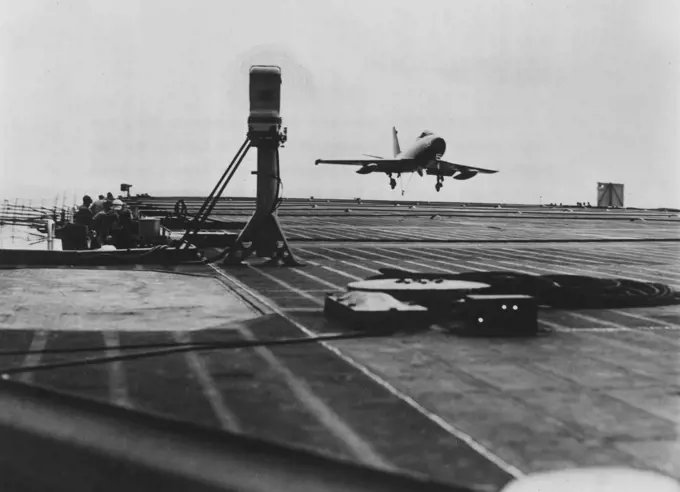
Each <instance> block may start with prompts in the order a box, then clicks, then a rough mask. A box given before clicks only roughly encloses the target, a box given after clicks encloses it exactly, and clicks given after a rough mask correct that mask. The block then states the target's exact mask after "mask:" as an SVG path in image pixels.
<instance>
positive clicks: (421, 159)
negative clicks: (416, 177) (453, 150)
mask: <svg viewBox="0 0 680 492" xmlns="http://www.w3.org/2000/svg"><path fill="white" fill-rule="evenodd" d="M444 152H446V141H445V140H444V139H443V138H441V137H438V136H437V135H427V136H424V137H421V138H419V139H418V140H416V142H415V143H414V144H413V145H411V146H410V147H408V148H406V149H404V151H403V152H400V153H399V154H398V155H396V156H395V160H409V161H410V162H408V163H406V162H404V163H400V162H380V160H376V161H375V165H373V166H370V167H371V168H372V169H371V172H384V173H408V172H414V171H417V170H418V169H424V168H425V167H426V166H427V165H428V164H429V163H432V162H434V161H436V160H437V159H438V158H439V159H441V157H442V156H443V155H444Z"/></svg>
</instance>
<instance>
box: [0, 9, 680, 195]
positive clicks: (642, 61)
mask: <svg viewBox="0 0 680 492" xmlns="http://www.w3.org/2000/svg"><path fill="white" fill-rule="evenodd" d="M679 5H680V2H677V1H676V0H654V1H651V2H643V1H638V0H636V1H632V0H631V1H627V0H579V1H561V0H560V1H558V0H534V1H528V0H512V1H506V0H484V1H480V0H469V1H468V0H464V1H461V0H446V1H445V0H440V1H435V0H418V1H413V0H409V1H401V0H398V1H397V0H390V1H387V0H361V1H359V0H356V1H353V0H348V1H344V2H343V1H329V0H324V1H320V0H306V1H286V0H276V1H250V2H227V1H218V0H215V1H207V0H202V1H197V0H143V1H142V0H139V1H130V0H96V1H95V0H92V1H86V0H80V1H74V0H59V1H54V0H49V1H48V0H43V1H36V0H21V1H16V2H13V1H12V2H10V1H9V0H5V1H4V2H2V3H0V160H1V164H0V165H1V168H0V198H15V197H19V198H29V197H31V198H34V199H36V198H41V197H42V198H50V199H52V200H53V199H54V197H56V196H57V195H60V196H63V195H64V194H65V195H67V196H68V197H69V199H68V202H71V201H72V199H73V198H72V197H73V196H74V195H77V196H78V197H80V196H82V194H83V193H89V194H91V195H96V194H99V193H105V192H107V191H113V192H114V193H117V192H118V189H119V184H120V183H121V182H128V183H132V184H133V185H134V187H133V189H132V191H133V192H135V193H144V192H146V193H149V194H151V195H176V194H187V195H206V194H208V193H209V192H210V190H211V189H212V187H213V186H214V184H215V182H216V180H217V179H218V178H219V176H220V175H221V174H222V171H223V169H224V168H225V167H226V165H227V164H228V163H229V161H230V160H231V158H232V156H233V155H234V153H235V152H236V150H237V149H238V147H239V146H240V144H241V142H242V141H243V139H244V137H245V131H246V119H247V116H248V98H247V94H248V76H247V74H248V68H249V67H250V65H251V64H259V63H264V64H266V63H272V64H279V65H281V67H282V69H283V87H282V97H283V102H282V114H283V118H284V124H286V125H287V126H288V127H289V142H288V144H287V145H286V148H285V149H282V151H281V160H282V178H283V183H284V196H298V197H299V196H301V197H308V196H310V195H314V196H316V197H348V198H352V197H356V196H361V197H364V198H378V199H390V198H399V197H400V196H401V194H400V191H399V188H397V189H396V190H394V191H392V190H390V188H389V184H388V181H389V180H388V178H387V177H386V176H384V175H366V176H361V175H357V174H355V173H354V169H353V168H346V167H340V166H338V167H333V166H314V160H315V159H317V158H353V157H360V154H361V153H364V152H365V153H372V154H379V155H384V156H390V154H391V148H392V144H391V127H392V126H393V125H394V126H396V127H397V128H398V130H399V136H400V138H401V143H402V148H403V147H404V146H406V145H407V144H409V143H411V142H413V140H414V139H415V137H416V136H417V135H418V134H419V133H420V132H421V131H422V130H424V129H429V130H431V131H434V132H436V133H438V134H440V135H441V136H443V137H444V138H445V139H446V141H447V145H448V148H447V152H446V154H445V156H444V158H445V159H447V160H450V161H453V162H458V163H461V164H468V165H472V166H481V167H488V168H493V169H499V170H500V173H498V174H495V175H492V176H478V177H476V178H473V179H471V180H469V181H461V182H459V181H455V180H452V179H450V178H448V179H446V181H445V185H444V188H443V190H442V191H441V192H440V193H436V192H435V190H434V184H435V178H434V177H433V176H426V177H424V178H420V177H418V176H417V175H416V176H414V177H413V178H412V179H411V180H410V181H409V177H408V175H406V176H405V178H404V185H407V187H406V196H405V198H407V199H414V200H427V199H437V200H451V201H460V200H463V201H485V202H487V201H488V202H498V201H500V202H515V203H517V202H521V203H538V202H539V200H540V199H541V198H540V197H542V201H543V202H544V203H546V202H551V201H553V202H565V203H567V202H570V203H575V202H577V201H591V202H593V203H594V202H595V201H596V183H597V182H598V181H605V182H616V183H624V184H625V193H626V204H627V205H630V206H644V207H658V206H675V207H680V183H679V181H680V166H679V162H678V87H679V82H680V80H679V77H678V73H679V72H678V66H679V64H680V55H679V49H680V48H679V45H680V42H679V34H678V33H679V32H680V30H679V29H678V27H679V26H678V19H679V18H680V7H679ZM254 166H255V155H254V153H253V154H252V155H251V156H250V157H249V158H248V159H247V160H245V161H244V165H243V166H242V168H241V169H240V171H239V173H238V174H237V176H236V178H235V180H234V182H233V186H231V188H230V189H228V190H227V193H228V194H231V195H235V196H248V195H254V193H255V177H254V176H251V175H250V171H251V170H253V169H254Z"/></svg>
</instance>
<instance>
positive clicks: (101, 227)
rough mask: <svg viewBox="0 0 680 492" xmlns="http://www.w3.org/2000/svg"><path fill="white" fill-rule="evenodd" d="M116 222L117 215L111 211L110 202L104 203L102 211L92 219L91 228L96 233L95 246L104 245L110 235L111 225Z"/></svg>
mask: <svg viewBox="0 0 680 492" xmlns="http://www.w3.org/2000/svg"><path fill="white" fill-rule="evenodd" d="M117 221H118V214H117V213H116V212H115V211H114V210H113V209H112V204H111V202H108V201H104V210H103V211H101V212H99V213H98V214H97V215H95V216H94V218H93V219H92V227H93V228H94V230H95V231H96V233H97V238H96V242H97V244H96V245H93V249H94V247H96V246H100V245H103V244H105V243H104V240H105V239H106V238H107V237H108V236H110V235H111V229H112V227H113V224H114V223H115V222H117Z"/></svg>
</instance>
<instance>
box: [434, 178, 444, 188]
mask: <svg viewBox="0 0 680 492" xmlns="http://www.w3.org/2000/svg"><path fill="white" fill-rule="evenodd" d="M442 186H444V176H437V184H436V185H434V189H435V190H437V191H439V190H441V189H442Z"/></svg>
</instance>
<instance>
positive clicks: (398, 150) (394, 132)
mask: <svg viewBox="0 0 680 492" xmlns="http://www.w3.org/2000/svg"><path fill="white" fill-rule="evenodd" d="M397 133H399V132H398V131H397V129H396V128H395V127H392V150H393V151H394V157H397V156H398V155H399V154H401V147H399V137H398V136H397Z"/></svg>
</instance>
